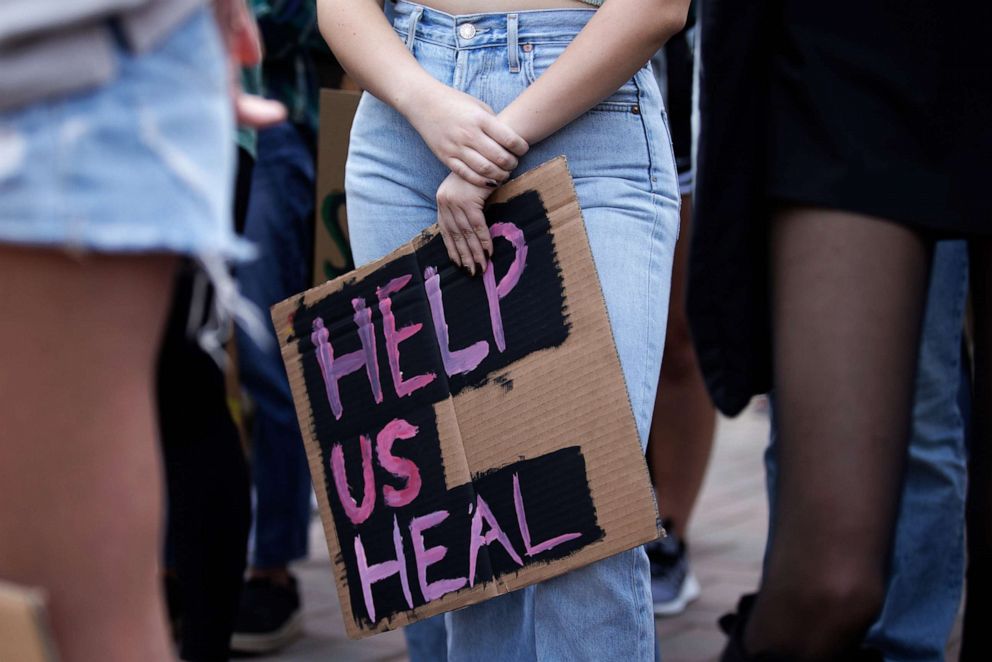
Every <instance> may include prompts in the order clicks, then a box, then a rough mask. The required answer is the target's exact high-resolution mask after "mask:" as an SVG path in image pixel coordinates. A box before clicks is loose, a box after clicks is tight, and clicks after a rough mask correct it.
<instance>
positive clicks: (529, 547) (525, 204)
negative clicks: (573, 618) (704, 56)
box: [272, 157, 658, 637]
mask: <svg viewBox="0 0 992 662" xmlns="http://www.w3.org/2000/svg"><path fill="white" fill-rule="evenodd" d="M486 217H487V222H488V223H489V225H490V230H491V232H492V233H493V236H494V245H495V254H494V257H493V260H492V265H491V266H490V268H489V269H488V270H487V272H486V273H485V274H484V276H482V277H475V278H471V277H469V276H468V275H466V274H465V272H463V271H462V270H461V269H459V268H457V267H455V266H454V265H453V264H452V263H451V262H450V261H449V260H448V257H447V253H446V252H445V250H444V246H443V244H442V241H441V237H440V235H439V234H438V231H437V227H436V226H434V227H432V228H430V229H428V230H426V231H425V232H423V233H422V234H421V235H420V236H418V237H417V238H415V239H414V240H413V241H411V242H410V243H408V244H406V245H404V246H403V247H401V248H399V249H398V250H396V251H394V252H393V253H391V254H390V255H388V256H387V257H385V258H383V259H381V260H379V261H377V262H374V263H372V264H369V265H366V266H363V267H361V268H359V269H357V270H356V271H354V272H352V273H350V274H347V275H345V276H342V277H339V278H337V279H335V280H333V281H331V282H328V283H325V284H323V285H320V286H319V287H316V288H314V289H311V290H309V291H307V292H305V293H303V294H300V295H297V296H294V297H291V298H289V299H287V300H285V301H283V302H281V303H279V304H277V305H275V306H273V308H272V318H273V321H274V323H275V327H276V330H277V334H278V336H279V338H280V345H281V349H282V354H283V358H284V360H285V363H286V369H287V372H288V374H289V379H290V384H291V386H292V389H293V396H294V400H295V403H296V409H297V415H298V417H299V421H300V428H301V430H302V432H303V438H304V441H305V443H306V447H307V456H308V458H309V462H310V470H311V473H312V475H313V480H314V487H315V491H316V494H317V500H318V502H319V505H320V514H321V518H322V520H323V524H324V531H325V533H326V536H327V544H328V547H329V549H330V556H331V560H332V564H333V567H334V574H335V580H336V583H337V588H338V594H339V597H340V600H341V607H342V613H343V615H344V620H345V628H346V630H347V632H348V635H349V636H351V637H362V636H366V635H368V634H371V633H375V632H381V631H383V630H387V629H392V628H396V627H400V626H403V625H406V624H408V623H411V622H414V621H416V620H419V619H421V618H424V617H427V616H432V615H434V614H438V613H441V612H444V611H449V610H452V609H457V608H459V607H464V606H466V605H469V604H473V603H477V602H480V601H483V600H486V599H489V598H491V597H494V596H496V595H499V594H501V593H505V592H507V591H512V590H515V589H518V588H522V587H524V586H527V585H529V584H533V583H535V582H539V581H542V580H544V579H548V578H550V577H554V576H556V575H560V574H563V573H565V572H568V571H569V570H572V569H574V568H578V567H580V566H583V565H587V564H589V563H592V562H593V561H597V560H599V559H602V558H605V557H607V556H610V555H612V554H615V553H617V552H620V551H623V550H626V549H630V548H632V547H635V546H637V545H640V544H642V543H644V542H647V541H649V540H653V539H654V538H656V537H657V536H658V524H657V511H656V506H655V500H654V496H653V494H652V491H651V485H650V481H649V478H648V472H647V466H646V464H645V460H644V456H643V454H642V453H641V449H640V445H639V443H638V438H637V431H636V428H635V424H634V418H633V413H632V411H631V408H630V404H629V401H628V398H627V390H626V387H625V385H624V379H623V375H622V373H621V371H620V363H619V359H618V357H617V353H616V349H615V346H614V344H613V337H612V334H611V331H610V325H609V322H608V320H607V316H606V307H605V304H604V302H603V296H602V293H601V291H600V288H599V280H598V278H597V275H596V269H595V266H594V265H593V261H592V255H591V253H590V250H589V244H588V241H587V238H586V232H585V226H584V225H583V222H582V214H581V212H580V210H579V206H578V201H577V199H576V196H575V189H574V186H573V183H572V180H571V177H570V176H569V174H568V168H567V165H566V162H565V159H564V158H563V157H559V158H557V159H554V160H553V161H549V162H548V163H545V164H544V165H542V166H540V167H538V168H536V169H535V170H533V171H531V172H529V173H527V174H525V175H523V176H522V177H520V178H518V179H515V180H513V181H512V182H510V183H508V184H506V185H505V186H503V187H502V188H501V189H500V190H498V191H496V192H495V193H494V194H493V196H492V198H491V200H490V203H489V205H488V206H487V209H486Z"/></svg>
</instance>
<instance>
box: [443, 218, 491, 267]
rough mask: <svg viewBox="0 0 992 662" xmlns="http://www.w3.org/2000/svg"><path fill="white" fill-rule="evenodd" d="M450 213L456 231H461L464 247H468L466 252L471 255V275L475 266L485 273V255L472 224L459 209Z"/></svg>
mask: <svg viewBox="0 0 992 662" xmlns="http://www.w3.org/2000/svg"><path fill="white" fill-rule="evenodd" d="M451 213H452V215H453V216H454V217H455V222H456V223H457V224H458V229H459V230H461V236H462V239H464V240H465V245H466V246H468V250H469V252H470V253H471V256H470V257H471V260H472V275H473V276H474V275H475V265H479V267H480V268H481V269H482V271H485V270H486V254H485V252H484V251H483V250H482V242H480V241H479V237H478V236H477V235H476V234H475V230H474V229H473V228H472V224H471V223H469V221H468V215H467V214H466V213H465V210H463V209H462V208H461V207H455V208H454V209H452V210H451Z"/></svg>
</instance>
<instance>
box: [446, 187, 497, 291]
mask: <svg viewBox="0 0 992 662" xmlns="http://www.w3.org/2000/svg"><path fill="white" fill-rule="evenodd" d="M491 193H492V191H491V190H490V189H488V188H485V187H481V186H475V185H473V184H471V183H469V182H467V181H465V180H464V179H462V178H461V177H459V176H458V175H456V174H455V173H451V174H450V175H448V176H447V177H446V178H445V180H444V181H443V182H441V186H439V187H438V189H437V225H438V228H440V230H441V238H442V239H443V240H444V247H445V248H446V249H447V250H448V257H450V258H451V261H452V262H454V263H455V264H457V265H458V266H460V267H463V268H464V269H467V270H468V273H469V275H470V276H474V275H475V265H476V264H478V265H479V267H480V268H481V269H482V271H483V272H485V271H486V268H487V266H488V264H489V258H490V257H492V254H493V241H492V237H490V236H489V226H487V225H486V217H485V216H484V215H483V213H482V208H483V207H484V206H485V204H486V199H487V198H488V197H489V195H490V194H491Z"/></svg>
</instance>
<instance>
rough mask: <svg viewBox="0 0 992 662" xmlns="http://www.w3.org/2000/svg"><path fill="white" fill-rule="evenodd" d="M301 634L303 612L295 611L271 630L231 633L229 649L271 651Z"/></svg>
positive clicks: (237, 651)
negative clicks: (276, 627)
mask: <svg viewBox="0 0 992 662" xmlns="http://www.w3.org/2000/svg"><path fill="white" fill-rule="evenodd" d="M302 634H303V613H302V611H297V612H296V613H295V614H293V615H292V616H290V617H289V619H288V620H287V621H286V623H285V624H284V625H283V626H282V627H281V628H279V629H278V630H275V631H273V632H266V633H264V634H246V633H243V632H242V633H239V632H235V633H234V634H233V635H231V650H232V651H234V652H236V653H272V652H273V651H277V650H279V649H281V648H285V647H286V646H288V645H289V644H291V643H293V642H294V641H295V640H296V639H298V638H299V637H300V636H301V635H302Z"/></svg>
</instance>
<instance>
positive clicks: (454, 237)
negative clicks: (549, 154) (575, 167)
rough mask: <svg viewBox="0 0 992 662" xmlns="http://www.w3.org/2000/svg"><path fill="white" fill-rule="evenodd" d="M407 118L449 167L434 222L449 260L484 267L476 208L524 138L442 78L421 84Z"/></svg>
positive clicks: (506, 172) (486, 246)
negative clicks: (420, 89) (424, 86)
mask: <svg viewBox="0 0 992 662" xmlns="http://www.w3.org/2000/svg"><path fill="white" fill-rule="evenodd" d="M422 92H423V95H422V96H421V97H420V101H419V102H418V101H415V102H414V105H415V108H416V109H415V110H413V111H412V112H408V113H406V114H407V117H408V118H409V120H410V123H411V124H412V125H413V127H414V128H415V129H416V130H417V132H418V133H419V134H420V136H421V137H422V138H423V139H424V142H426V143H427V145H428V146H429V147H430V148H431V151H432V152H434V155H435V156H437V158H438V159H440V161H441V162H442V163H443V164H444V165H445V166H447V167H448V169H449V170H451V174H450V175H448V177H447V178H446V179H445V180H444V181H443V182H442V183H441V186H440V187H438V190H437V222H438V225H439V226H440V229H441V238H442V239H443V240H444V245H445V248H446V249H447V251H448V256H449V257H450V258H451V261H452V262H454V263H455V264H457V265H458V266H460V267H463V268H464V269H466V270H467V271H468V272H469V273H470V274H471V275H475V273H476V265H478V266H479V267H480V268H481V269H482V271H485V269H486V267H487V265H488V263H489V258H490V257H491V256H492V251H493V243H492V238H491V237H490V236H489V228H488V227H487V226H486V219H485V217H484V216H483V213H482V209H483V207H484V205H485V203H486V200H487V199H488V198H489V195H490V194H491V193H492V191H493V189H495V188H496V187H497V186H499V185H500V184H502V183H503V182H505V181H506V180H507V179H509V177H510V173H511V172H512V171H513V170H514V169H515V168H516V167H517V164H518V160H517V158H518V157H520V156H523V155H524V154H526V153H527V150H528V149H529V145H528V144H527V142H526V141H525V140H524V139H523V138H521V137H520V135H519V134H517V132H516V131H514V130H513V129H511V128H510V127H509V126H508V125H507V124H506V123H504V122H503V121H501V120H500V119H499V118H497V117H496V114H495V113H494V112H493V110H492V108H490V107H489V106H487V105H486V104H485V103H483V102H482V101H479V100H478V99H476V98H475V97H472V96H470V95H468V94H465V93H464V92H460V91H458V90H456V89H454V88H451V87H448V86H447V85H444V84H442V83H437V85H436V86H431V87H430V89H427V90H422Z"/></svg>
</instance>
